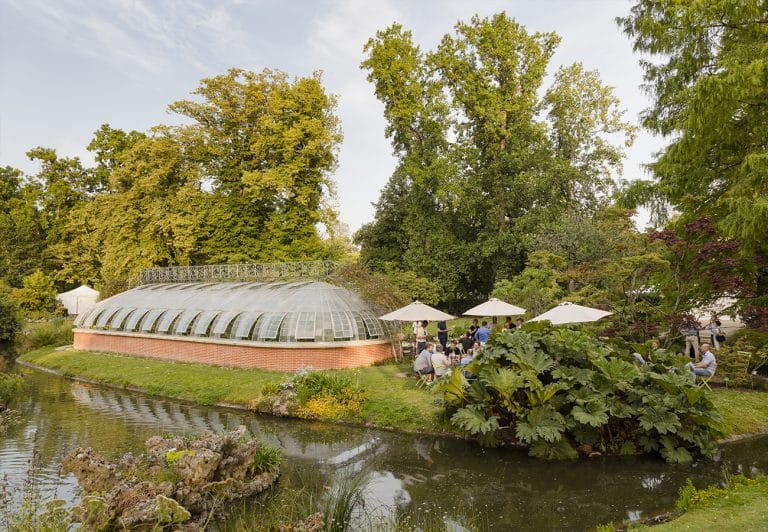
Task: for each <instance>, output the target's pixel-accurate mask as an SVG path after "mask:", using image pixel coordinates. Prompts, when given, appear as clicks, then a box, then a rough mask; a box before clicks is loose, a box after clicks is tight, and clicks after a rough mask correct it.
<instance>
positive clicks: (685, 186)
mask: <svg viewBox="0 0 768 532" xmlns="http://www.w3.org/2000/svg"><path fill="white" fill-rule="evenodd" d="M767 19H768V6H766V4H765V2H762V1H760V0H744V1H742V2H728V1H725V0H716V1H708V2H677V1H673V0H638V1H637V2H636V4H635V6H634V7H633V8H632V10H631V13H630V14H629V15H628V16H627V17H624V18H620V19H618V22H619V25H620V26H621V28H622V29H623V30H624V32H625V33H627V35H629V36H630V37H631V38H632V39H633V40H634V48H635V50H636V51H638V52H641V53H645V54H652V55H651V57H650V58H649V59H644V60H642V61H641V65H642V66H643V68H644V69H645V81H646V87H647V88H648V90H649V92H650V93H651V94H652V96H653V100H652V104H651V107H650V108H649V109H648V110H647V111H646V112H645V114H644V116H643V125H644V126H645V127H646V128H648V129H650V130H651V131H652V132H654V133H656V134H661V135H664V136H665V137H667V138H669V139H670V141H669V144H668V146H667V147H666V148H665V149H664V150H663V151H661V154H660V156H659V157H658V159H657V160H656V161H655V162H654V163H652V164H651V165H650V168H651V170H652V172H653V180H651V181H645V182H639V183H637V184H635V185H633V186H632V187H630V188H629V189H628V190H627V194H626V199H627V203H630V204H647V205H648V204H650V205H655V206H659V205H661V206H663V205H665V204H666V205H670V206H672V207H673V208H674V209H675V211H676V212H679V213H680V217H681V223H683V224H684V223H689V222H692V221H694V220H697V219H701V218H703V217H707V218H708V219H710V220H711V221H712V224H713V226H714V228H715V229H716V233H717V235H718V236H719V238H718V239H717V241H718V242H720V243H721V244H729V243H731V242H738V243H739V245H738V247H737V248H736V249H735V252H737V253H738V254H739V256H740V257H741V258H742V259H743V260H744V261H745V262H746V263H747V264H750V265H752V266H753V267H755V268H756V269H755V271H754V275H753V276H752V277H751V278H750V279H747V286H746V287H745V288H746V289H747V293H746V294H742V295H746V296H748V298H746V299H743V300H742V301H741V303H742V305H741V306H742V307H743V314H744V315H745V317H746V318H747V319H748V320H749V321H750V323H751V324H752V325H753V326H756V327H766V326H768V269H766V268H765V264H766V259H767V257H768V181H766V179H765V174H766V168H768V166H767V165H768V154H766V150H765V143H766V139H768V108H766V106H765V105H764V102H765V101H766V100H767V99H768V83H766V82H765V71H766V68H767V67H768V53H766V42H768V25H767V24H766V23H765V21H766V20H767ZM657 214H663V213H657Z"/></svg>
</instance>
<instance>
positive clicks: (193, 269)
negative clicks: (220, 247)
mask: <svg viewBox="0 0 768 532" xmlns="http://www.w3.org/2000/svg"><path fill="white" fill-rule="evenodd" d="M338 264H339V263H338V262H336V261H332V260H311V261H297V262H264V263H254V264H207V265H204V266H169V267H166V268H145V269H143V270H141V272H140V273H139V280H138V284H139V285H145V284H154V283H192V282H235V281H260V282H275V281H298V280H323V279H327V278H328V277H330V276H331V275H333V273H335V272H336V267H337V266H338Z"/></svg>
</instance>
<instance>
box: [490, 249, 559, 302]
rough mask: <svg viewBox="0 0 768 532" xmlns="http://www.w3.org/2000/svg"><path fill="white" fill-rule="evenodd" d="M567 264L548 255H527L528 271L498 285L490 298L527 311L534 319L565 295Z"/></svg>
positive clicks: (544, 252)
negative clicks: (511, 303) (509, 303)
mask: <svg viewBox="0 0 768 532" xmlns="http://www.w3.org/2000/svg"><path fill="white" fill-rule="evenodd" d="M564 281H565V261H564V260H563V258H562V257H559V256H557V255H554V254H552V253H549V252H546V251H534V252H533V253H531V254H529V255H528V261H527V263H526V267H525V269H524V270H523V271H522V272H521V273H520V275H517V276H515V277H514V278H513V279H512V280H508V279H501V280H499V281H497V282H496V284H495V285H494V287H493V292H491V295H492V296H493V297H498V298H499V299H501V300H503V301H510V302H514V304H515V305H519V306H521V307H523V308H525V309H526V310H527V311H528V313H529V314H530V316H531V317H533V316H537V315H539V314H541V313H542V312H544V311H545V310H548V309H550V308H551V307H553V306H554V305H555V304H556V303H557V301H558V300H559V299H560V297H561V296H562V295H563V294H564V293H565V289H564V288H563V286H562V284H563V283H564Z"/></svg>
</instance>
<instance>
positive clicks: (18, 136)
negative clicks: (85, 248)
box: [0, 0, 661, 231]
mask: <svg viewBox="0 0 768 532" xmlns="http://www.w3.org/2000/svg"><path fill="white" fill-rule="evenodd" d="M630 6H631V2H629V1H625V0H541V1H534V0H507V1H496V0H477V1H469V0H464V1H462V0H445V1H438V0H422V1H416V0H411V1H407V0H317V1H310V0H282V1H274V0H220V1H216V0H198V1H191V0H155V1H152V0H80V1H78V0H0V166H5V165H11V166H15V167H17V168H21V169H22V170H24V171H26V172H30V173H33V172H35V171H36V167H35V165H34V164H32V163H31V162H30V161H29V160H28V159H27V158H26V155H25V153H26V152H27V150H29V149H30V148H33V147H35V146H44V147H50V148H55V149H56V150H57V153H58V154H59V155H60V156H78V157H81V159H83V161H84V162H85V163H86V164H90V163H91V162H92V158H91V156H90V154H89V152H88V151H87V150H86V149H85V147H86V146H87V145H88V143H89V141H90V139H91V137H92V135H93V132H94V131H95V130H96V129H97V128H98V127H99V126H100V125H101V124H103V123H109V124H110V125H111V126H112V127H115V128H120V129H124V130H131V129H136V130H139V131H146V130H147V129H148V128H150V127H152V126H154V125H157V124H160V123H171V122H172V120H173V119H174V118H173V117H172V116H171V115H169V114H168V113H167V112H166V108H167V106H168V104H170V103H171V102H173V101H176V100H180V99H183V98H186V97H188V95H189V93H190V92H191V91H192V90H194V89H195V87H197V85H198V82H199V80H200V79H202V78H204V77H210V76H214V75H217V74H221V73H224V72H226V70H227V69H228V68H231V67H240V68H245V69H250V70H261V69H263V68H265V67H268V68H273V69H279V70H283V71H285V72H287V73H288V74H289V75H291V76H303V75H308V74H310V73H311V72H312V71H314V70H322V71H323V72H324V74H323V80H324V84H325V86H326V87H327V89H328V90H329V91H330V92H332V93H335V94H337V95H338V97H339V108H338V114H339V117H340V119H341V123H342V128H343V132H344V137H345V140H344V143H343V145H342V148H341V152H340V158H339V163H340V164H339V168H338V171H337V172H336V175H335V180H336V183H337V188H338V208H339V211H340V213H341V219H342V221H343V222H345V223H347V224H348V225H349V226H350V229H351V230H352V231H354V230H356V229H358V228H359V227H360V225H362V224H363V223H365V222H368V221H371V220H372V218H373V207H372V206H371V202H374V201H376V200H377V199H378V196H379V191H380V190H381V187H382V186H383V185H384V184H385V183H386V181H387V179H388V177H389V175H390V174H391V172H392V169H393V167H394V160H393V158H392V156H391V152H392V150H391V147H390V144H389V141H388V140H387V139H386V138H385V137H384V127H385V123H384V120H383V118H382V106H381V104H380V103H379V102H378V101H377V100H376V98H375V96H374V94H373V89H372V87H371V85H370V84H369V83H368V82H367V81H366V80H365V73H364V72H363V71H361V70H360V69H359V64H360V61H361V60H362V59H363V55H362V48H363V45H364V44H365V42H366V41H367V40H368V38H370V37H372V36H373V35H374V34H375V32H376V31H377V30H379V29H383V28H385V27H387V26H389V25H390V24H391V23H392V22H398V23H400V24H402V25H403V26H404V27H405V28H407V29H411V30H412V31H413V34H414V38H415V40H416V42H418V43H419V44H420V45H421V46H422V49H432V48H433V47H434V46H435V45H436V44H437V42H438V40H439V39H440V37H442V35H443V34H445V33H447V32H449V31H451V30H452V28H453V25H454V24H455V23H456V21H457V20H468V19H469V18H470V17H471V16H472V15H474V14H476V13H477V14H479V15H481V16H488V15H491V14H493V13H496V12H498V11H502V10H504V11H506V12H507V14H509V15H510V16H512V17H514V18H516V19H517V20H518V21H520V22H521V23H523V24H524V25H526V26H527V27H528V29H529V30H530V31H555V32H557V33H558V34H559V35H560V36H561V37H562V43H561V45H560V48H559V49H558V52H557V53H556V55H555V57H554V59H553V62H552V65H551V68H550V72H554V71H555V70H556V68H557V66H559V65H561V64H570V63H572V62H574V61H581V62H583V63H584V65H585V67H586V68H588V69H591V70H592V69H597V70H599V71H600V74H601V76H602V79H603V81H604V82H605V83H607V84H609V85H612V86H614V87H615V88H616V94H617V95H618V96H619V98H620V99H621V100H622V103H623V105H624V107H625V108H626V109H627V115H626V116H627V118H628V119H630V120H631V121H633V122H636V121H637V116H638V113H639V112H640V111H641V110H642V109H644V108H645V107H646V106H647V105H648V99H647V97H646V95H645V94H644V93H643V92H642V91H641V89H640V87H639V85H640V83H641V82H642V72H641V70H640V68H639V67H638V64H637V59H638V58H637V56H635V55H634V54H633V53H632V49H631V44H630V42H629V40H628V39H627V38H626V37H625V36H624V35H623V34H622V33H621V32H620V31H619V29H618V27H617V26H616V24H615V23H614V18H615V17H616V16H617V15H623V14H626V13H627V12H628V10H629V8H630ZM660 147H661V141H660V140H659V139H654V138H652V137H650V136H649V135H648V134H647V133H644V132H641V134H640V136H639V138H638V140H637V142H636V143H635V146H634V147H633V148H631V149H630V151H629V157H628V159H627V162H626V164H625V169H624V177H625V178H627V179H635V178H637V177H641V176H643V170H642V169H641V165H642V164H643V163H647V162H649V161H650V159H651V156H652V154H653V152H655V151H657V150H658V149H659V148H660Z"/></svg>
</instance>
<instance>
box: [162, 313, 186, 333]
mask: <svg viewBox="0 0 768 532" xmlns="http://www.w3.org/2000/svg"><path fill="white" fill-rule="evenodd" d="M182 312H184V311H183V310H179V309H176V310H169V311H168V312H166V313H165V314H163V317H162V319H161V320H160V323H158V324H157V332H159V333H163V334H167V333H168V331H169V330H170V328H171V325H172V324H173V320H175V319H176V318H177V317H178V315H179V314H181V313H182Z"/></svg>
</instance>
